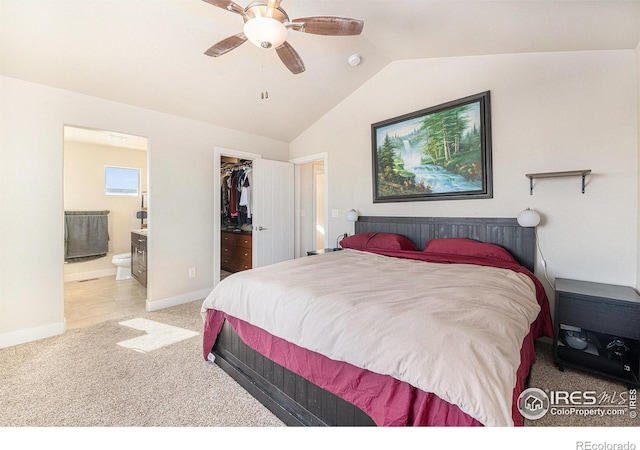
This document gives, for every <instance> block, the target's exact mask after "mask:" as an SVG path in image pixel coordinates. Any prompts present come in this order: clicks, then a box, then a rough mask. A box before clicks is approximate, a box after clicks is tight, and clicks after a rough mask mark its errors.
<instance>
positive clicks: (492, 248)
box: [423, 238, 515, 262]
mask: <svg viewBox="0 0 640 450" xmlns="http://www.w3.org/2000/svg"><path fill="white" fill-rule="evenodd" d="M423 251H424V252H427V253H440V254H442V253H445V254H449V255H461V256H472V257H477V258H491V259H499V260H502V261H509V262H515V259H514V257H513V256H512V255H511V253H509V252H508V251H507V250H505V249H504V248H502V247H500V246H499V245H496V244H489V243H487V242H480V241H475V240H473V239H467V238H443V239H433V240H431V241H428V242H427V246H426V247H425V249H424V250H423Z"/></svg>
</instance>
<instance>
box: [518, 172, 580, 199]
mask: <svg viewBox="0 0 640 450" xmlns="http://www.w3.org/2000/svg"><path fill="white" fill-rule="evenodd" d="M590 173H591V170H590V169H588V170H566V171H563V172H539V173H527V174H525V177H527V178H529V195H533V180H534V178H555V177H577V176H580V177H582V193H583V194H584V186H585V178H586V176H587V175H589V174H590Z"/></svg>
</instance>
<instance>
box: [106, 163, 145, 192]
mask: <svg viewBox="0 0 640 450" xmlns="http://www.w3.org/2000/svg"><path fill="white" fill-rule="evenodd" d="M104 193H105V194H106V195H131V196H138V195H139V194H140V169H133V168H130V167H113V166H105V168H104Z"/></svg>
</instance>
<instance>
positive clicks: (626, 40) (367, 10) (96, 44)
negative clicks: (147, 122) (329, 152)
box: [0, 0, 640, 142]
mask: <svg viewBox="0 0 640 450" xmlns="http://www.w3.org/2000/svg"><path fill="white" fill-rule="evenodd" d="M237 3H238V4H239V5H240V6H242V7H245V6H247V4H248V3H249V0H245V1H242V0H238V1H237ZM281 7H282V8H283V9H284V10H286V12H287V13H288V15H289V17H290V18H292V19H294V18H298V17H308V16H341V17H352V18H357V19H361V20H363V21H364V30H363V32H362V34H361V35H359V36H349V37H335V36H318V35H312V34H305V33H299V32H295V31H290V32H289V38H288V42H289V43H290V44H291V45H292V46H293V47H294V48H295V49H296V50H297V52H298V53H299V54H300V56H301V58H302V59H303V61H304V63H305V66H306V71H305V72H303V73H301V74H298V75H293V74H292V73H291V72H289V71H288V70H287V69H286V68H285V67H284V66H283V64H282V63H281V61H280V60H279V58H278V57H277V55H276V52H275V51H274V50H273V49H268V50H265V49H261V48H258V47H256V46H254V45H253V44H251V43H246V44H244V45H242V46H240V47H238V48H236V49H234V50H233V51H231V52H229V53H227V54H225V55H222V56H220V57H217V58H212V57H209V56H206V55H205V54H204V52H205V51H206V50H207V49H208V48H209V47H210V46H212V45H213V44H214V43H216V42H218V41H220V40H222V39H224V38H226V37H228V36H230V35H233V34H236V33H238V32H240V31H241V30H242V25H243V21H242V17H241V16H239V15H237V14H234V13H232V12H229V11H225V10H224V9H221V8H218V7H215V6H213V5H211V4H209V3H207V2H205V1H203V0H0V8H1V9H0V52H1V53H0V73H1V74H2V75H5V76H8V77H13V78H19V79H23V80H27V81H31V82H35V83H40V84H44V85H49V86H53V87H57V88H62V89H66V90H70V91H74V92H79V93H82V94H86V95H91V96H95V97H100V98H104V99H109V100H113V101H116V102H121V103H127V104H131V105H135V106H139V107H143V108H147V109H152V110H157V111H162V112H166V113H170V114H175V115H180V116H183V117H189V118H193V119H196V120H200V121H203V122H208V123H212V124H216V125H220V126H223V127H227V128H231V129H236V130H240V131H245V132H249V133H254V134H258V135H261V136H266V137H270V138H273V139H277V140H281V141H284V142H290V141H291V140H293V139H294V138H295V137H296V136H298V135H299V134H300V133H301V132H302V131H304V130H305V129H306V128H307V127H309V126H310V125H312V124H313V123H314V122H315V121H317V120H318V119H319V118H320V117H322V116H323V115H324V114H326V113H327V112H328V111H329V110H330V109H331V108H333V107H334V106H335V105H336V104H338V103H339V102H340V101H341V100H343V99H344V98H345V97H347V96H348V95H349V94H350V93H352V92H353V91H354V90H356V89H357V88H358V87H359V86H360V85H362V84H363V83H364V82H366V81H367V80H368V79H369V78H371V77H372V76H374V75H375V74H376V73H377V72H378V71H380V70H381V69H382V68H383V67H385V66H386V65H387V64H389V63H391V62H392V61H395V60H403V59H415V58H440V57H451V56H466V55H485V54H486V55H488V54H502V53H527V52H561V51H582V50H609V49H634V48H636V46H637V45H638V42H639V40H640V1H637V0H631V1H609V0H607V1H579V0H570V1H558V0H554V1H551V0H546V1H539V0H538V1H526V0H509V1H507V0H501V1H483V0H467V1H457V0H393V1H392V0H384V1H383V0H332V1H328V0H283V1H282V4H281ZM354 53H357V54H359V55H361V64H360V65H358V66H355V67H354V66H351V65H350V64H349V63H348V58H349V56H350V55H352V54H354ZM264 92H268V98H266V99H263V98H262V97H263V93H264Z"/></svg>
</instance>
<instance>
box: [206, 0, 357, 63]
mask: <svg viewBox="0 0 640 450" xmlns="http://www.w3.org/2000/svg"><path fill="white" fill-rule="evenodd" d="M204 1H206V2H207V3H210V4H212V5H213V6H217V7H219V8H223V9H226V10H227V11H231V12H233V13H236V14H239V15H240V16H242V18H243V20H244V28H243V30H242V32H240V33H238V34H234V35H233V36H229V37H228V38H226V39H223V40H222V41H220V42H218V43H217V44H215V45H213V46H212V47H211V48H209V49H208V50H207V51H206V52H204V53H205V55H208V56H213V57H218V56H221V55H224V54H225V53H227V52H229V51H231V50H233V49H234V48H236V47H239V46H240V45H242V44H244V43H245V42H246V41H247V40H249V41H251V42H253V43H254V44H255V45H257V46H258V47H262V48H275V49H276V53H277V54H278V56H279V57H280V60H281V61H282V62H283V63H284V65H285V66H286V67H287V69H289V70H290V71H291V72H292V73H293V74H298V73H302V72H304V70H305V67H304V63H303V62H302V59H301V58H300V55H298V52H296V51H295V50H294V49H293V47H292V46H291V45H290V44H289V43H288V42H287V35H288V30H294V31H300V32H303V33H311V34H321V35H324V36H355V35H358V34H360V33H361V32H362V28H363V27H364V22H363V21H362V20H358V19H349V18H346V17H330V16H315V17H303V18H299V19H293V20H290V19H289V16H288V15H287V13H286V12H285V11H284V10H283V9H282V8H280V2H281V0H267V1H266V3H265V1H256V2H252V3H251V4H249V5H248V6H247V7H246V8H242V6H240V5H238V4H237V3H234V2H233V1H231V0H204Z"/></svg>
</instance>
